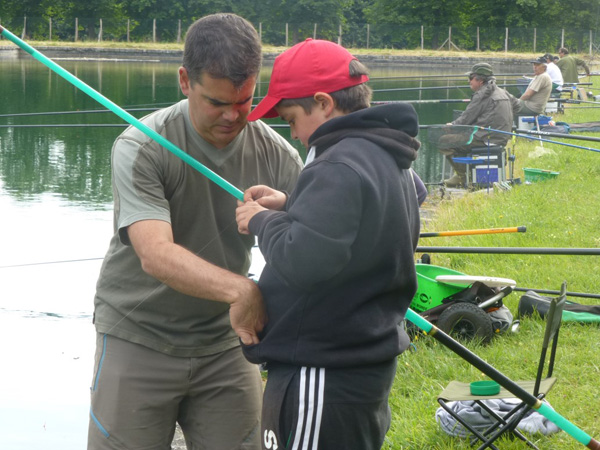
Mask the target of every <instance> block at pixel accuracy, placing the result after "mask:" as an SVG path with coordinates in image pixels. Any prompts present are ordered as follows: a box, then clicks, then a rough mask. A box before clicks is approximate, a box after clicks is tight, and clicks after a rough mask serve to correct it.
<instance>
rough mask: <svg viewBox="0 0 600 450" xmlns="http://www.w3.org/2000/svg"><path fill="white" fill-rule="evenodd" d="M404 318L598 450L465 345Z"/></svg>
mask: <svg viewBox="0 0 600 450" xmlns="http://www.w3.org/2000/svg"><path fill="white" fill-rule="evenodd" d="M406 319H408V320H410V321H411V322H412V323H414V324H415V325H416V326H417V327H419V328H420V329H421V330H423V331H424V332H425V333H427V334H428V335H430V336H432V337H433V338H434V339H435V340H436V341H438V342H439V343H441V344H442V345H444V346H445V347H447V348H449V349H450V350H452V351H453V352H454V353H456V354H457V355H458V356H460V357H461V358H463V359H464V360H465V361H467V362H468V363H469V364H471V365H472V366H473V367H476V368H477V369H479V370H481V371H482V372H483V373H484V374H486V375H487V376H488V377H490V378H491V379H492V380H494V381H496V382H497V383H498V384H500V386H502V387H503V388H505V389H506V390H508V391H509V392H511V393H512V394H514V395H515V396H516V397H518V398H519V399H521V400H523V401H524V402H525V403H526V404H527V405H528V406H529V407H531V408H532V409H535V410H536V411H537V412H539V413H540V414H541V415H542V416H544V417H545V418H546V419H548V420H550V421H551V422H553V423H554V424H555V425H556V426H557V427H559V428H560V429H562V430H564V431H565V432H566V433H568V434H569V435H570V436H571V437H572V438H574V439H575V440H577V441H578V442H580V443H581V444H583V445H585V446H586V447H587V448H590V449H593V450H600V442H598V441H597V440H595V439H593V438H592V437H591V436H590V435H589V434H587V433H586V432H585V431H583V430H581V429H580V428H578V427H577V426H575V425H573V423H571V422H570V421H569V420H567V419H565V418H564V417H562V416H561V415H560V414H559V413H557V412H556V411H555V410H553V409H552V408H551V407H550V406H548V405H547V404H546V403H543V402H542V401H540V400H539V399H538V398H537V397H535V396H534V395H532V394H530V393H529V392H527V391H526V390H524V389H523V388H521V387H520V386H519V385H518V384H517V383H515V382H514V381H512V380H511V379H510V378H508V377H507V376H506V375H504V374H503V373H502V372H500V371H499V370H497V369H495V368H494V367H493V366H492V365H490V364H488V363H487V362H485V361H484V360H483V359H481V358H480V357H479V356H477V355H476V354H475V353H473V352H472V351H470V350H469V349H467V348H466V347H465V346H463V345H461V344H460V343H458V342H457V341H456V340H454V339H453V338H451V337H450V336H449V335H447V334H446V333H444V332H443V331H442V330H440V329H439V328H437V327H436V326H434V325H433V324H432V323H431V322H429V321H428V320H426V319H425V318H423V317H421V316H420V315H419V314H417V313H416V312H414V311H413V310H411V309H409V310H408V311H407V312H406Z"/></svg>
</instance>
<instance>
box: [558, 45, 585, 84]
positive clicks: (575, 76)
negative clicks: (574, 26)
mask: <svg viewBox="0 0 600 450" xmlns="http://www.w3.org/2000/svg"><path fill="white" fill-rule="evenodd" d="M558 56H560V59H559V60H558V62H557V63H556V65H557V66H558V67H559V68H560V71H561V72H562V76H563V80H564V81H565V83H579V70H578V67H582V68H583V70H585V74H586V75H587V76H590V68H589V67H588V66H587V64H586V63H585V61H584V60H583V59H580V58H576V57H575V56H571V55H569V50H567V49H566V48H564V47H561V48H560V49H559V50H558Z"/></svg>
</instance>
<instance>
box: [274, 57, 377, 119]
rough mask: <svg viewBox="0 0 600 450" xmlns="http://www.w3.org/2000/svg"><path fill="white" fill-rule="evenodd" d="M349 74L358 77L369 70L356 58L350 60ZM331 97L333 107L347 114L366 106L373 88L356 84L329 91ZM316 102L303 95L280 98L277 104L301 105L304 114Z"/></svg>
mask: <svg viewBox="0 0 600 450" xmlns="http://www.w3.org/2000/svg"><path fill="white" fill-rule="evenodd" d="M348 69H349V75H350V76H351V77H358V76H361V75H368V74H369V71H368V69H367V68H366V67H365V65H364V64H362V63H361V62H360V61H358V60H356V59H355V60H352V61H350V67H349V68H348ZM329 95H331V98H333V101H334V102H335V107H336V108H337V109H339V110H340V111H343V112H344V113H346V114H348V113H351V112H354V111H358V110H361V109H365V108H368V107H369V106H370V105H371V98H372V95H373V90H372V89H371V88H370V87H369V86H367V84H365V83H362V84H357V85H356V86H351V87H348V88H345V89H340V90H339V91H335V92H331V93H330V94H329ZM316 104H317V102H316V101H315V99H314V97H304V98H290V99H283V100H281V101H280V102H279V103H278V104H277V106H283V107H288V106H296V105H298V106H301V107H302V109H303V110H304V112H305V113H306V114H310V113H311V111H312V108H313V106H315V105H316Z"/></svg>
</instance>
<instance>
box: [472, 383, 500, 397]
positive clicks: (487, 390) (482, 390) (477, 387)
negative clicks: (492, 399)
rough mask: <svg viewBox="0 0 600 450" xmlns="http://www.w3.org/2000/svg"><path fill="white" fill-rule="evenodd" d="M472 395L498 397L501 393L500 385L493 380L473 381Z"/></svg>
mask: <svg viewBox="0 0 600 450" xmlns="http://www.w3.org/2000/svg"><path fill="white" fill-rule="evenodd" d="M470 386H471V395H496V394H497V393H498V392H500V385H499V384H498V383H496V382H495V381H493V380H483V381H473V382H472V383H471V384H470Z"/></svg>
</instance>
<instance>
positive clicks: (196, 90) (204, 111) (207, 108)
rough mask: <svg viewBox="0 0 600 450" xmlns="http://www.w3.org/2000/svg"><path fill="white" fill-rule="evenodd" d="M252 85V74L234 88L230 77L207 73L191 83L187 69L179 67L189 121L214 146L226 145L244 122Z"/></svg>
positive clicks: (248, 110)
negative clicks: (239, 85) (228, 78)
mask: <svg viewBox="0 0 600 450" xmlns="http://www.w3.org/2000/svg"><path fill="white" fill-rule="evenodd" d="M255 85H256V77H251V78H249V79H248V80H247V81H246V82H245V83H244V85H243V86H242V87H241V88H239V89H237V88H235V87H234V86H233V84H232V83H231V81H229V80H227V79H225V78H213V77H211V76H210V75H208V74H203V75H202V78H201V80H200V82H194V83H192V82H191V80H190V79H189V76H188V73H187V70H186V69H185V68H183V67H180V68H179V86H180V87H181V92H182V93H183V95H185V96H186V97H187V98H188V101H189V110H190V119H191V122H192V124H193V126H194V128H195V130H196V131H197V132H198V134H199V135H200V136H202V138H204V140H206V141H207V142H209V143H211V144H212V145H214V146H215V147H216V148H218V149H221V148H224V147H226V146H227V145H228V144H229V143H230V142H231V141H232V140H233V139H235V137H236V136H237V135H238V134H239V133H240V132H241V131H242V129H243V128H244V126H246V123H247V121H246V117H247V116H248V114H249V113H250V108H251V107H252V95H253V93H254V87H255Z"/></svg>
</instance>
